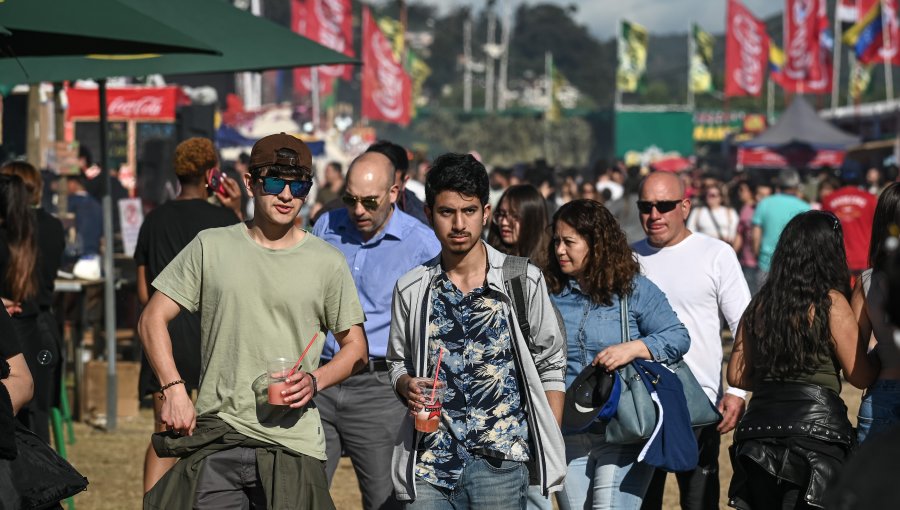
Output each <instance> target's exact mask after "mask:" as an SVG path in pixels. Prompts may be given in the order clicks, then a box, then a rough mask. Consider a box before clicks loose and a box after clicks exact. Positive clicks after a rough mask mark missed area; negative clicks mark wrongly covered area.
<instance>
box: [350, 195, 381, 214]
mask: <svg viewBox="0 0 900 510" xmlns="http://www.w3.org/2000/svg"><path fill="white" fill-rule="evenodd" d="M341 201H342V202H344V205H346V206H347V207H356V203H357V202H359V203H360V204H362V206H363V208H365V209H366V210H367V211H374V210H376V209H378V197H358V196H356V195H351V194H350V193H344V194H343V195H341Z"/></svg>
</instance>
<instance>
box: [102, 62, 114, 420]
mask: <svg viewBox="0 0 900 510" xmlns="http://www.w3.org/2000/svg"><path fill="white" fill-rule="evenodd" d="M98 83H99V85H100V94H99V96H100V172H101V174H100V175H101V178H102V179H103V276H104V292H103V304H104V309H103V318H104V323H105V331H106V333H105V335H104V336H105V337H106V428H107V430H111V431H112V430H115V429H116V416H117V414H118V409H116V403H117V402H118V395H117V393H118V387H119V386H118V384H117V377H116V274H115V269H114V268H113V249H114V248H113V204H112V196H111V194H110V192H111V190H112V186H111V184H112V176H111V175H110V173H109V164H108V163H109V161H108V154H107V147H106V145H107V143H106V139H107V127H108V124H109V123H108V122H107V112H106V80H105V79H101V80H98Z"/></svg>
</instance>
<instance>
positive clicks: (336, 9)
mask: <svg viewBox="0 0 900 510" xmlns="http://www.w3.org/2000/svg"><path fill="white" fill-rule="evenodd" d="M291 28H292V30H293V31H294V32H296V33H298V34H300V35H303V36H305V37H308V38H309V39H312V40H313V41H316V42H317V43H319V44H321V45H323V46H326V47H328V48H331V49H333V50H335V51H337V52H340V53H343V54H344V55H347V56H350V57H352V56H353V18H352V12H351V3H350V0H293V2H292V3H291ZM310 69H311V68H309V67H298V68H296V69H294V90H295V91H296V92H297V93H299V94H308V93H309V92H310V91H311V90H312V72H311V71H310ZM316 69H317V73H318V75H319V76H318V79H319V94H320V95H322V96H327V95H329V94H331V92H332V90H334V80H336V79H337V78H343V79H345V80H351V79H353V66H349V65H336V66H317V67H316Z"/></svg>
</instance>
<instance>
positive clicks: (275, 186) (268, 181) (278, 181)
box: [261, 177, 313, 198]
mask: <svg viewBox="0 0 900 510" xmlns="http://www.w3.org/2000/svg"><path fill="white" fill-rule="evenodd" d="M261 180H262V189H263V193H265V194H266V195H277V194H279V193H281V192H282V191H283V190H284V187H285V186H289V187H290V188H291V196H293V197H294V198H303V197H305V196H306V195H308V194H309V190H310V189H311V188H312V184H313V183H312V181H288V180H285V179H282V178H281V177H263V178H262V179H261Z"/></svg>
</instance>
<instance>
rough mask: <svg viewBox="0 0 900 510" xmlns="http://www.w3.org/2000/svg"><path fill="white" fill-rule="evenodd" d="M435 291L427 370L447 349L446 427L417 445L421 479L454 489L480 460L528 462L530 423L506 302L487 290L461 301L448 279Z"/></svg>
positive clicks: (444, 375)
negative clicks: (475, 462)
mask: <svg viewBox="0 0 900 510" xmlns="http://www.w3.org/2000/svg"><path fill="white" fill-rule="evenodd" d="M433 285H434V286H433V288H432V292H431V306H432V314H431V317H430V322H429V329H428V336H429V339H430V343H429V349H431V353H429V360H430V361H429V363H430V364H431V365H432V366H434V363H435V362H436V360H437V355H438V352H439V349H441V348H443V349H444V354H443V357H442V361H441V368H440V374H439V375H438V378H439V379H440V380H441V381H444V382H445V383H446V385H447V389H446V392H445V396H444V403H443V410H442V412H441V425H440V427H439V428H438V430H437V431H436V432H434V433H431V434H425V435H424V436H423V438H422V440H421V442H420V443H419V455H418V459H419V460H418V463H417V464H416V476H418V477H419V478H421V479H422V480H424V481H426V482H428V483H430V484H432V485H435V486H438V487H444V488H447V489H453V488H455V486H456V484H457V482H458V480H459V477H460V475H461V474H462V471H463V468H464V467H465V466H466V464H468V463H469V462H471V461H472V460H473V459H474V458H476V457H479V456H490V457H497V458H501V459H507V460H514V461H520V462H524V461H527V460H528V458H529V447H528V421H527V420H526V416H525V409H524V404H523V403H522V401H521V400H520V392H519V376H518V369H517V367H516V363H515V357H514V355H513V351H512V349H513V344H512V335H511V333H510V329H509V325H508V324H507V320H506V315H505V314H504V311H503V303H502V301H500V300H499V299H497V298H496V297H495V296H494V295H493V293H494V291H492V290H490V289H489V288H488V287H487V286H486V285H484V286H482V287H479V288H477V289H475V290H473V291H472V292H470V293H469V294H466V295H463V293H462V292H461V291H460V290H459V289H457V288H456V286H455V285H454V284H453V283H452V282H451V281H450V279H449V278H448V277H447V275H446V274H443V275H441V276H439V277H438V278H436V279H435V282H434V284H433ZM432 376H433V372H432Z"/></svg>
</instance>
